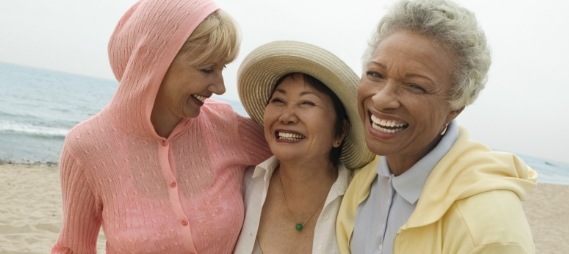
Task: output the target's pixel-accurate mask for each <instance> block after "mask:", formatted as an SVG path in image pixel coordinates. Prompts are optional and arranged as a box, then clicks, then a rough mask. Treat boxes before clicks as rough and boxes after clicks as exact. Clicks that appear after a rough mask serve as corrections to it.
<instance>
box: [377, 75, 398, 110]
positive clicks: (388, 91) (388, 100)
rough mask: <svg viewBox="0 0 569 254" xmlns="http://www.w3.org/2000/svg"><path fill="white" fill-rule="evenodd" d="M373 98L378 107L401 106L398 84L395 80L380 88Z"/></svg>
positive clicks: (391, 107) (390, 107)
mask: <svg viewBox="0 0 569 254" xmlns="http://www.w3.org/2000/svg"><path fill="white" fill-rule="evenodd" d="M372 98H373V102H374V104H375V106H376V107H377V108H378V109H393V108H397V107H399V106H400V104H399V91H398V89H397V84H394V83H393V82H391V83H388V84H386V85H385V86H382V87H380V88H378V89H377V90H376V92H375V95H374V96H372Z"/></svg>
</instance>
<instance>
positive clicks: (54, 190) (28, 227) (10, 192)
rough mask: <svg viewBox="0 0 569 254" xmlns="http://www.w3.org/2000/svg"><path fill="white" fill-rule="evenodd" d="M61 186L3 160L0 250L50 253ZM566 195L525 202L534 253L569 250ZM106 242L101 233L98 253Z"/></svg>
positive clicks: (536, 195)
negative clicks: (533, 243)
mask: <svg viewBox="0 0 569 254" xmlns="http://www.w3.org/2000/svg"><path fill="white" fill-rule="evenodd" d="M60 188H61V187H60V184H59V169H58V166H57V163H12V162H7V161H0V202H2V205H0V253H49V251H50V248H51V246H52V245H53V243H54V242H55V241H56V239H57V237H58V234H59V229H60V226H61V189H60ZM567 196H569V184H567V185H566V184H552V183H541V182H539V183H538V185H537V187H536V188H535V189H534V190H533V191H532V192H531V193H530V194H529V195H528V196H527V197H526V200H525V201H523V202H522V205H523V207H524V209H525V213H526V217H527V219H528V222H529V224H530V227H531V230H532V234H533V237H534V242H535V246H536V253H540V254H547V253H566V252H569V242H568V241H566V238H567V237H566V236H567V235H569V202H568V201H567ZM101 232H102V230H101ZM104 244H105V243H104V236H103V235H102V233H101V234H100V235H99V241H98V243H97V251H98V252H99V253H104Z"/></svg>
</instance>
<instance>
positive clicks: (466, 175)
mask: <svg viewBox="0 0 569 254" xmlns="http://www.w3.org/2000/svg"><path fill="white" fill-rule="evenodd" d="M379 158H380V157H379V156H377V157H376V158H375V160H374V161H372V162H370V163H369V164H368V165H366V166H365V167H363V168H362V169H360V170H359V171H357V172H356V173H355V176H354V178H353V179H352V182H351V183H350V186H349V187H348V189H347V191H346V194H345V195H344V199H343V201H342V205H341V206H340V211H339V214H338V219H337V232H336V233H337V237H338V245H339V247H340V252H341V253H350V247H349V243H350V240H351V237H352V232H353V228H354V220H355V216H356V213H357V212H358V207H359V205H360V204H361V203H362V202H363V201H365V200H366V199H367V197H368V195H369V192H370V188H371V185H372V182H373V180H374V179H375V177H376V175H377V173H376V167H377V165H378V162H379ZM536 180H537V173H536V172H535V171H534V170H532V169H531V168H530V167H529V166H528V165H526V164H525V163H524V162H523V161H521V160H520V159H519V158H518V157H516V156H515V155H512V154H509V153H503V152H496V151H492V150H490V148H488V147H487V146H486V145H483V144H481V143H478V142H474V141H472V140H470V139H469V137H468V134H467V133H466V131H465V130H464V129H463V128H460V131H459V137H458V138H457V140H456V142H455V144H454V145H453V146H452V148H451V149H450V150H449V151H448V153H447V154H446V155H445V156H444V157H443V158H442V159H441V160H440V161H439V163H438V164H437V165H436V166H435V168H434V169H433V171H432V172H431V174H430V175H429V177H428V179H427V181H426V183H425V186H424V188H423V192H422V194H421V196H420V197H419V201H418V202H417V206H416V208H415V211H414V212H413V214H411V217H410V218H409V220H408V221H407V222H406V223H405V224H404V225H403V226H402V227H401V228H400V229H399V230H398V232H397V235H396V237H395V243H394V253H395V254H408V253H450V254H456V253H485V254H486V253H500V254H504V253H516V254H518V253H534V252H535V246H534V243H533V238H532V235H531V231H530V228H529V225H528V223H527V219H526V217H525V214H524V211H523V208H522V205H521V202H520V200H523V198H524V196H525V195H526V194H527V193H528V191H530V190H531V189H533V187H535V184H536Z"/></svg>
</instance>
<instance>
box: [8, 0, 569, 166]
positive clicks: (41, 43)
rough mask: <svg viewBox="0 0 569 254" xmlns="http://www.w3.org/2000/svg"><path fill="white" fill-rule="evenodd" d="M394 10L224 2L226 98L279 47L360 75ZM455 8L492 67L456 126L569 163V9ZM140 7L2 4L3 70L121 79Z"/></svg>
mask: <svg viewBox="0 0 569 254" xmlns="http://www.w3.org/2000/svg"><path fill="white" fill-rule="evenodd" d="M393 1H394V0H353V1H333V0H311V1H305V0H286V1H285V0H239V1H238V0H217V3H218V5H219V6H220V7H221V8H223V9H224V10H226V11H227V12H228V13H229V14H231V15H232V16H233V17H234V18H235V20H236V21H237V22H238V24H239V26H240V29H241V33H242V44H241V52H240V55H239V57H238V58H237V59H236V61H235V62H233V63H231V64H229V65H228V67H227V69H226V71H225V72H224V76H225V83H226V88H227V92H226V94H224V95H223V97H225V98H229V99H233V100H238V99H239V98H238V95H237V89H236V82H235V80H236V75H237V69H238V67H239V64H240V63H241V61H242V59H243V57H244V56H246V55H247V53H249V52H250V51H251V50H253V49H254V48H256V47H258V46H260V45H262V44H264V43H267V42H270V41H273V40H301V41H304V42H308V43H312V44H316V45H318V46H320V47H323V48H325V49H327V50H329V51H331V52H333V53H334V54H336V55H337V56H339V57H340V58H341V59H343V60H344V61H345V62H346V63H347V64H348V65H349V66H350V67H352V68H353V69H354V71H356V73H358V74H359V73H361V56H362V54H363V52H364V50H365V47H366V43H367V40H368V39H369V36H370V34H371V32H372V30H373V28H374V27H375V26H376V24H377V22H378V21H379V19H380V18H381V16H382V15H383V13H384V12H385V9H386V7H388V6H389V4H390V3H392V2H393ZM456 1H457V3H459V4H460V5H462V6H465V7H467V8H469V9H470V10H472V11H473V12H474V13H476V16H477V18H478V20H479V23H480V25H481V26H482V28H483V29H484V30H485V32H486V37H487V39H488V42H489V44H490V47H491V49H492V58H493V63H492V66H491V69H490V73H489V79H488V83H487V85H486V88H485V89H484V90H483V91H482V92H481V94H480V96H479V98H478V100H477V101H476V102H475V103H474V104H473V105H471V106H468V107H467V108H466V109H465V110H464V111H463V112H462V113H461V115H460V116H459V117H458V123H459V124H460V125H462V126H464V127H466V128H467V129H468V131H469V133H470V135H471V136H472V137H473V138H474V139H477V140H479V141H482V142H483V143H486V144H487V145H489V146H490V147H492V148H494V149H496V150H501V151H508V152H514V153H518V154H521V155H527V156H533V157H538V158H543V159H546V160H550V161H551V162H561V163H565V164H569V81H568V79H567V77H568V76H569V63H568V59H569V46H568V45H569V32H567V29H568V28H567V27H568V26H569V15H567V10H568V9H569V2H568V1H559V0H539V1H538V0H532V1H529V0H500V1H495V0H456ZM134 2H135V1H134V0H97V1H95V0H89V1H85V0H2V1H0V38H1V39H0V62H7V63H15V64H19V65H24V66H31V67H39V68H45V69H50V70H56V71H63V72H68V73H74V74H81V75H86V76H93V77H100V78H106V79H114V77H113V75H112V72H111V69H110V67H109V64H108V58H107V42H108V39H109V37H110V35H111V33H112V31H113V29H114V27H115V24H116V22H117V21H118V20H119V19H120V17H121V16H122V14H123V13H124V11H126V10H127V9H128V8H129V7H130V5H132V4H133V3H134ZM348 2H349V3H348Z"/></svg>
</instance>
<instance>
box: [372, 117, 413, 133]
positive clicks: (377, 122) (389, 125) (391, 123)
mask: <svg viewBox="0 0 569 254" xmlns="http://www.w3.org/2000/svg"><path fill="white" fill-rule="evenodd" d="M408 126H409V124H408V123H405V122H402V121H396V120H386V119H380V118H378V117H377V116H374V115H371V127H372V128H373V129H374V130H377V131H381V132H385V133H397V132H400V131H403V130H405V128H407V127H408Z"/></svg>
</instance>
